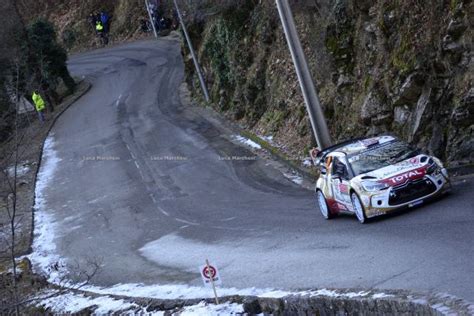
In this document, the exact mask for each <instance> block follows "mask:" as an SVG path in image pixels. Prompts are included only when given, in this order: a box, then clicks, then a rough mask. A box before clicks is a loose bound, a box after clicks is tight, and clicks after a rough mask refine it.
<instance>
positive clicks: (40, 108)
mask: <svg viewBox="0 0 474 316" xmlns="http://www.w3.org/2000/svg"><path fill="white" fill-rule="evenodd" d="M31 98H32V99H33V103H34V104H35V108H36V111H37V112H38V117H39V119H40V121H41V123H44V108H45V104H44V100H43V98H42V97H41V95H40V94H39V92H38V90H35V91H34V92H33V95H32V97H31Z"/></svg>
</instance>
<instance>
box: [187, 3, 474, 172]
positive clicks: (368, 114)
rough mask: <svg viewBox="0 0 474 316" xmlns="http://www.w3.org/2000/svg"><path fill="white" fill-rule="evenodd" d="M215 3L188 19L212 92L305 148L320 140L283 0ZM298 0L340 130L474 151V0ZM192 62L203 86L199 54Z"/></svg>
mask: <svg viewBox="0 0 474 316" xmlns="http://www.w3.org/2000/svg"><path fill="white" fill-rule="evenodd" d="M223 3H224V2H223ZM234 3H237V2H234ZM204 7H205V6H203V7H202V8H197V10H201V11H202V12H204V11H205V10H206V9H205V8H204ZM211 7H212V8H211V9H209V6H207V7H206V8H207V10H210V11H212V14H208V15H205V14H204V15H205V16H207V18H206V19H205V20H198V19H195V20H191V21H188V23H189V27H190V30H191V34H192V37H193V39H194V42H195V44H196V46H197V50H198V53H199V58H200V61H201V63H202V67H203V69H204V72H205V77H206V79H207V82H208V85H209V89H210V91H211V99H212V103H213V104H214V105H215V106H216V109H218V110H219V111H222V112H224V113H225V114H226V115H227V114H228V116H229V118H231V119H234V120H237V121H239V122H240V123H241V124H242V125H243V126H245V127H247V128H249V129H251V130H252V131H254V132H256V133H258V134H263V135H268V134H272V135H273V136H274V139H275V141H277V142H278V143H280V144H281V145H284V147H285V148H287V149H288V150H289V151H290V152H291V153H294V154H295V155H300V154H302V153H303V151H305V150H307V148H309V147H310V146H311V145H312V144H314V140H313V139H312V136H311V127H310V125H309V120H308V118H307V116H306V112H305V109H304V103H303V98H302V96H301V92H300V88H299V85H298V81H297V77H296V74H295V71H294V68H293V64H292V61H291V57H290V54H289V51H288V48H287V44H286V41H285V38H284V34H283V31H282V28H281V25H280V21H279V18H278V12H277V11H276V8H275V5H274V3H273V2H272V1H250V0H248V1H239V2H238V5H231V4H229V2H226V4H225V5H224V4H220V5H215V4H214V6H211ZM292 7H293V13H294V15H295V21H296V23H297V28H298V32H299V34H300V38H301V41H302V44H303V47H304V49H305V53H306V55H307V59H308V62H309V64H310V68H311V71H312V73H313V76H314V81H315V84H316V87H317V90H318V91H319V96H320V99H321V103H322V105H323V107H324V112H325V114H326V118H327V120H328V125H329V127H330V130H331V134H332V136H333V138H334V139H335V140H336V141H341V140H344V139H348V138H352V137H358V136H364V135H370V134H377V133H385V132H389V133H392V134H395V135H398V136H400V137H401V138H403V139H405V140H407V141H409V142H411V143H413V144H414V145H416V146H418V147H421V148H423V149H425V150H426V151H428V152H430V153H433V154H436V155H437V156H439V157H440V158H442V159H443V160H445V162H447V163H448V164H449V165H456V164H459V163H473V160H474V156H473V155H474V154H473V153H474V147H473V129H474V114H473V111H474V108H473V98H474V97H473V95H474V92H473V87H472V82H473V76H474V71H473V58H472V57H473V56H472V43H473V25H472V24H473V20H472V16H473V3H472V1H468V0H464V1H463V0H453V1H441V2H440V1H435V0H427V1H424V2H423V3H421V2H420V3H418V2H416V1H382V0H376V1H355V0H337V1H329V0H316V1H297V2H296V1H295V2H292ZM428 8H429V9H428ZM187 69H188V70H189V72H188V74H189V76H188V80H189V82H190V83H191V85H193V86H194V88H195V94H196V96H198V95H199V87H198V86H197V79H196V76H195V74H194V73H193V72H192V65H191V64H189V67H187ZM222 91H224V92H222Z"/></svg>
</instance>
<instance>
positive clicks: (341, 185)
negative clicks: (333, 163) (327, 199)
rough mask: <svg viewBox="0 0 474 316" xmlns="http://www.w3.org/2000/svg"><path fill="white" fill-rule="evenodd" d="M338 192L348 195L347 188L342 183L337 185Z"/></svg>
mask: <svg viewBox="0 0 474 316" xmlns="http://www.w3.org/2000/svg"><path fill="white" fill-rule="evenodd" d="M339 191H340V192H341V193H349V186H348V185H347V184H344V183H339Z"/></svg>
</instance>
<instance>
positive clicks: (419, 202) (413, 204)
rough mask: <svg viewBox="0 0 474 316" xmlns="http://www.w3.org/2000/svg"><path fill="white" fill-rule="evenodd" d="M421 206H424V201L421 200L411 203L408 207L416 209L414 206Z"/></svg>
mask: <svg viewBox="0 0 474 316" xmlns="http://www.w3.org/2000/svg"><path fill="white" fill-rule="evenodd" d="M420 204H423V200H419V201H416V202H413V203H410V204H408V207H414V206H417V205H420Z"/></svg>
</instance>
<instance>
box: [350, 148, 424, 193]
mask: <svg viewBox="0 0 474 316" xmlns="http://www.w3.org/2000/svg"><path fill="white" fill-rule="evenodd" d="M422 161H423V162H422ZM429 161H430V159H429V157H428V156H426V155H418V156H416V157H413V158H409V159H407V160H403V161H401V162H398V163H396V164H393V165H390V166H387V167H384V168H380V169H377V170H374V171H371V172H368V173H365V174H361V175H359V176H358V178H359V179H360V180H373V181H379V182H383V183H387V184H388V185H390V186H395V185H399V184H402V183H405V182H407V181H408V180H416V179H419V178H423V176H424V175H425V174H426V169H427V167H428V165H429Z"/></svg>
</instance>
